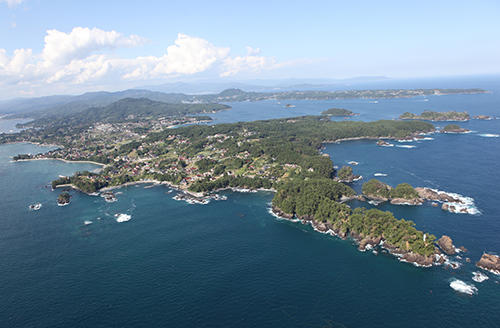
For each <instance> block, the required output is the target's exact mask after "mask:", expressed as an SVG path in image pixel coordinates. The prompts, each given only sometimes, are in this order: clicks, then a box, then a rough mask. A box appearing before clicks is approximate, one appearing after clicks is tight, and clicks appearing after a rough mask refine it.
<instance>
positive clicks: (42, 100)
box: [0, 76, 388, 119]
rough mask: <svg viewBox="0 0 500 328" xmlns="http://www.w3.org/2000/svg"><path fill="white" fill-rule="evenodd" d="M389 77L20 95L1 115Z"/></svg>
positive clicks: (26, 115)
mask: <svg viewBox="0 0 500 328" xmlns="http://www.w3.org/2000/svg"><path fill="white" fill-rule="evenodd" d="M386 79H388V78H387V77H384V76H381V77H358V78H352V79H345V80H334V79H287V80H252V81H245V83H241V82H225V83H220V82H210V81H209V82H205V81H201V82H196V81H195V82H193V83H184V82H175V83H166V84H162V85H156V86H144V87H141V88H137V89H129V90H125V91H118V92H106V91H100V92H88V93H84V94H82V95H78V96H70V95H60V96H47V97H38V98H17V99H12V100H7V101H2V102H0V116H6V115H9V114H10V116H9V118H11V119H13V118H39V117H45V116H59V115H61V116H63V115H70V114H72V113H76V112H81V111H83V110H85V109H88V108H92V107H106V106H109V105H110V104H112V103H114V102H116V101H118V100H120V99H124V98H137V99H138V98H148V99H151V100H155V101H161V102H166V103H181V102H184V101H196V100H195V99H193V97H192V96H190V94H191V95H192V94H219V93H220V92H222V91H224V90H227V89H240V90H245V91H247V92H251V91H260V92H264V91H267V92H277V91H285V90H318V89H321V88H325V87H328V86H333V85H338V84H343V83H353V82H360V81H374V80H386ZM203 101H206V99H203Z"/></svg>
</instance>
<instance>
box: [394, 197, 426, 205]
mask: <svg viewBox="0 0 500 328" xmlns="http://www.w3.org/2000/svg"><path fill="white" fill-rule="evenodd" d="M423 203H424V200H423V199H422V198H413V199H406V198H393V199H392V200H391V204H392V205H422V204H423Z"/></svg>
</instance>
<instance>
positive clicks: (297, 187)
mask: <svg viewBox="0 0 500 328" xmlns="http://www.w3.org/2000/svg"><path fill="white" fill-rule="evenodd" d="M352 195H354V191H353V190H352V189H350V188H349V187H347V186H345V185H343V184H341V183H338V182H335V181H331V180H327V179H321V180H302V181H290V182H287V183H285V184H283V185H282V186H280V187H279V188H278V190H277V192H276V194H275V196H274V198H273V201H272V204H273V206H275V207H277V208H279V209H280V210H282V211H283V212H284V213H286V214H293V215H297V216H298V217H299V218H300V217H303V216H307V217H308V218H309V219H310V218H311V217H313V219H314V220H316V221H320V222H327V223H328V224H330V225H331V227H332V229H334V230H338V231H341V232H342V233H343V234H347V233H351V234H352V233H354V234H356V235H358V236H360V237H361V238H381V240H383V241H386V242H387V243H389V244H390V245H392V246H394V247H397V248H399V249H401V250H405V251H408V252H414V253H416V254H421V255H427V256H429V255H432V254H434V252H435V249H434V240H435V239H436V238H435V236H434V235H429V234H425V233H423V232H422V231H419V230H417V229H415V228H414V225H415V224H414V223H413V222H412V221H405V220H404V219H401V220H398V219H396V218H395V217H394V216H393V214H392V213H390V212H383V211H380V210H377V209H370V210H366V209H365V208H356V209H355V210H351V209H350V208H349V207H348V206H347V205H345V204H341V203H339V202H337V200H339V199H340V197H341V196H352ZM424 235H425V237H424Z"/></svg>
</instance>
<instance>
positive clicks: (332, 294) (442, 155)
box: [0, 86, 500, 327]
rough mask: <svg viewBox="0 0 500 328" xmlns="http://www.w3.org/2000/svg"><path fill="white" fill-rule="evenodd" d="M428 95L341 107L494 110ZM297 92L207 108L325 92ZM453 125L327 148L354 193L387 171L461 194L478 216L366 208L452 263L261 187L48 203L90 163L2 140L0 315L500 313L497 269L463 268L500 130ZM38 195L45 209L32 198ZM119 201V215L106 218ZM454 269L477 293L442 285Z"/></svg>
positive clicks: (400, 316) (480, 235)
mask: <svg viewBox="0 0 500 328" xmlns="http://www.w3.org/2000/svg"><path fill="white" fill-rule="evenodd" d="M429 87H431V86H429ZM479 87H481V86H479ZM497 90H500V88H497ZM428 98H429V100H428V101H421V99H418V98H412V99H393V100H379V102H378V103H370V100H352V101H345V102H343V103H342V104H343V105H342V106H343V107H345V108H348V109H351V110H354V111H358V112H361V113H362V115H361V116H358V117H356V119H363V120H371V119H368V117H377V118H381V117H383V118H392V117H395V116H397V115H399V114H400V113H402V112H404V111H415V112H421V111H422V110H423V109H426V108H428V109H439V110H449V109H455V110H458V111H462V110H467V111H469V113H471V114H473V115H475V114H489V115H496V116H500V110H499V108H498V105H499V104H500V101H499V100H500V94H499V93H498V92H496V93H493V94H486V95H456V96H443V97H428ZM297 103H298V104H300V105H301V106H302V107H299V106H298V105H296V107H295V108H292V109H285V108H283V109H280V108H279V107H273V106H274V105H273V104H272V102H261V103H242V104H232V105H233V107H234V108H233V109H232V110H230V111H227V112H221V113H218V114H217V115H220V121H222V117H223V115H226V116H224V117H225V118H224V119H225V120H227V121H231V117H233V118H237V117H239V119H238V120H250V119H257V118H265V117H266V115H269V117H268V118H271V117H281V115H285V114H286V113H287V111H288V112H292V111H293V113H294V114H293V115H303V114H309V113H311V114H317V113H319V112H320V111H322V110H324V109H327V108H329V107H328V106H330V104H335V103H336V102H328V103H327V102H314V101H309V102H308V101H302V102H297ZM430 106H435V107H430ZM318 107H320V108H318ZM331 107H340V106H338V105H332V106H331ZM272 108H277V109H274V110H272ZM301 108H302V109H301ZM410 109H411V110H410ZM231 115H232V116H231ZM273 115H274V116H273ZM287 116H289V115H287ZM252 117H253V118H252ZM460 125H461V126H463V127H466V128H468V129H470V130H473V131H474V132H472V133H470V134H465V135H448V134H446V135H442V134H435V135H432V136H430V137H431V138H433V139H434V140H426V141H420V142H413V143H408V144H398V145H412V146H415V147H414V148H401V147H377V146H376V145H375V143H374V142H373V141H349V142H342V143H340V144H328V145H325V146H326V148H325V149H324V152H325V153H328V154H330V155H331V158H332V160H333V161H334V162H335V164H336V165H338V166H342V165H344V164H347V162H349V161H356V162H359V165H357V166H353V168H354V171H355V173H356V174H362V175H363V177H364V180H361V181H360V182H358V183H355V184H353V185H352V186H353V188H355V189H356V190H358V191H359V190H360V188H361V184H362V182H363V181H367V180H369V179H371V178H374V174H375V173H384V174H387V176H385V177H377V178H378V179H380V180H381V181H384V182H386V183H388V184H390V185H393V186H395V185H397V184H398V183H401V182H408V183H410V184H412V185H413V186H422V187H431V188H435V189H438V190H443V191H447V192H454V193H458V194H460V195H462V196H464V197H470V198H471V199H472V201H473V206H475V207H476V208H477V210H478V211H479V212H480V213H479V214H476V215H471V214H453V213H449V212H445V211H443V210H441V209H440V208H436V207H432V206H430V205H423V206H415V207H410V206H391V205H383V204H381V205H379V206H378V208H380V209H383V210H389V211H391V212H393V213H394V215H395V216H396V217H398V218H405V219H407V220H412V221H414V222H415V223H416V227H417V228H419V229H422V230H425V231H428V232H430V233H433V234H435V235H436V236H437V237H440V236H441V235H442V234H446V235H448V236H450V237H451V238H452V239H453V240H454V243H455V244H456V245H457V246H461V245H463V246H465V247H466V248H467V249H468V252H466V253H463V254H461V256H462V258H463V260H459V259H457V258H455V257H453V258H452V260H453V261H456V262H457V263H459V264H460V265H461V266H460V268H458V269H451V268H445V267H433V268H418V267H415V266H413V265H411V264H408V263H402V262H399V261H398V260H397V259H396V258H395V257H393V256H391V255H388V254H385V253H379V254H378V255H375V254H373V253H371V252H365V253H362V252H359V251H358V250H357V248H356V247H355V246H354V245H353V244H352V242H351V241H343V240H340V239H338V238H336V237H332V236H328V235H324V234H320V233H317V232H315V231H313V230H312V229H311V228H310V227H309V226H304V225H302V224H300V223H292V222H288V221H284V220H279V219H276V218H275V217H273V216H272V215H270V214H269V212H268V203H269V202H270V200H271V199H272V196H273V195H272V193H268V192H259V193H255V194H241V193H233V192H231V191H227V192H223V194H225V195H227V196H228V199H227V200H226V201H212V202H210V203H209V204H208V205H190V204H188V203H185V202H179V201H175V200H173V199H172V197H173V195H175V192H173V193H170V194H168V193H166V192H167V191H168V188H166V187H161V186H157V187H153V188H149V189H144V186H145V185H138V186H130V187H126V188H121V189H120V190H119V191H120V192H122V194H119V195H118V201H117V202H115V203H106V202H105V201H104V199H103V198H101V197H96V196H89V195H85V194H80V193H77V192H71V193H72V194H73V196H74V197H73V198H72V200H71V204H70V205H69V206H65V207H59V206H57V205H56V199H57V197H58V194H59V192H52V191H50V188H45V187H44V186H45V185H46V184H48V183H50V181H52V180H53V179H55V178H57V176H58V175H59V174H62V175H68V174H71V173H72V172H75V171H81V170H92V169H94V168H97V166H94V165H91V164H75V163H71V164H65V163H63V162H60V161H29V162H16V163H14V162H11V161H10V158H9V156H14V155H16V154H18V153H38V152H40V151H41V150H42V149H47V150H48V149H49V148H42V147H36V146H33V145H26V144H24V145H20V144H18V145H5V146H1V147H0V195H2V201H1V203H0V210H1V214H0V224H1V229H0V250H1V251H0V261H1V262H0V263H1V265H0V277H2V278H1V280H0V304H2V311H0V327H153V326H166V327H199V326H201V327H307V326H325V327H330V326H333V327H335V326H340V327H342V326H344V327H366V326H373V327H401V326H402V325H405V326H409V327H422V326H430V327H449V326H455V327H477V326H481V327H497V326H498V318H499V315H498V308H499V305H500V284H499V281H500V277H499V276H495V275H493V274H491V273H487V272H484V273H485V274H486V275H487V276H488V277H489V278H490V279H489V280H486V281H484V282H482V283H478V282H474V281H473V280H472V272H473V271H477V270H476V268H475V267H474V262H475V261H477V260H478V259H479V258H480V256H481V255H482V253H483V252H485V251H487V252H493V253H500V241H499V238H498V234H499V232H500V222H499V220H498V213H499V208H498V207H499V205H498V204H499V202H498V197H499V196H500V195H499V193H498V187H497V186H498V185H500V179H499V178H498V174H496V171H497V169H498V168H499V164H498V163H499V161H500V152H499V150H500V138H496V137H487V136H486V135H487V134H499V133H500V120H492V121H478V120H472V121H470V122H466V123H460ZM35 202H41V203H42V204H43V206H42V208H41V209H40V210H38V211H30V210H29V209H28V206H29V205H30V204H33V203H35ZM351 205H352V206H358V205H361V206H371V205H369V204H368V205H367V204H366V203H359V204H358V203H352V204H351ZM120 213H123V214H128V215H131V220H130V221H128V222H122V223H119V222H117V221H116V217H115V215H116V214H120ZM85 221H91V222H92V223H91V224H88V225H86V224H85ZM466 257H469V258H470V259H471V260H472V263H467V262H466V261H465V258H466ZM455 279H459V280H462V281H463V282H465V283H467V284H469V285H474V286H475V287H476V288H477V289H478V291H477V293H476V294H474V295H472V296H468V295H465V294H463V293H460V292H457V291H455V290H454V289H452V288H450V282H452V281H454V280H455Z"/></svg>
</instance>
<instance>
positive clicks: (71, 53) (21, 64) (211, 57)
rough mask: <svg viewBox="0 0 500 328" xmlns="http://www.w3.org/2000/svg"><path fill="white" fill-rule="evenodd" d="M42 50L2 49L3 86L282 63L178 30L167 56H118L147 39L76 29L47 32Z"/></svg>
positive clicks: (219, 71)
mask: <svg viewBox="0 0 500 328" xmlns="http://www.w3.org/2000/svg"><path fill="white" fill-rule="evenodd" d="M44 41H45V46H44V48H43V51H42V52H41V53H39V54H34V53H33V51H32V50H31V49H16V50H15V51H14V53H13V55H12V56H8V55H7V53H6V51H5V50H4V49H0V77H2V79H0V85H15V84H17V85H23V86H25V85H47V84H54V83H58V82H64V83H65V84H67V83H71V84H94V85H95V84H101V83H117V82H119V81H144V80H150V79H161V78H168V77H173V76H182V75H193V74H198V73H203V72H205V73H207V74H212V75H214V76H234V75H237V74H240V73H255V72H259V71H262V70H269V69H273V68H276V67H278V64H277V63H276V60H275V59H274V58H273V57H271V58H267V57H263V56H260V55H259V54H260V49H258V48H257V49H253V48H251V47H247V55H246V56H236V57H231V54H230V49H229V48H227V47H217V46H215V45H213V44H211V43H210V42H208V41H207V40H204V39H201V38H197V37H192V36H189V35H185V34H182V33H179V35H178V37H177V40H176V41H175V44H173V45H170V46H168V47H167V49H166V53H165V54H164V55H163V56H159V57H157V56H145V57H137V58H132V59H127V58H121V57H119V56H116V55H113V54H112V51H113V50H115V49H117V48H120V47H138V46H141V45H143V44H145V43H147V42H148V40H147V39H144V38H142V37H139V36H137V35H131V36H128V37H126V36H124V35H123V34H121V33H118V32H116V31H103V30H100V29H97V28H94V29H89V28H84V27H75V28H74V29H73V30H72V31H71V32H69V33H64V32H61V31H57V30H49V31H47V36H46V37H45V39H44Z"/></svg>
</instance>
